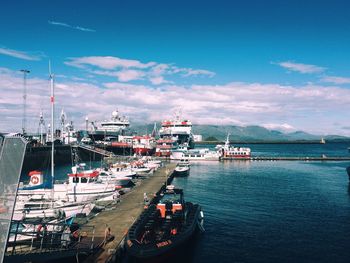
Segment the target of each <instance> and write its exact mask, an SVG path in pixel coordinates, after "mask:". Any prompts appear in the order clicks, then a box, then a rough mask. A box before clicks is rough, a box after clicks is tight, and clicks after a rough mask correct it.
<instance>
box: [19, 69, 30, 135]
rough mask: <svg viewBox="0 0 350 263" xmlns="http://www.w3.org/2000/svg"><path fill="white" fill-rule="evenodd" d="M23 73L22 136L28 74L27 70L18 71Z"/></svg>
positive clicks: (24, 126) (24, 121) (24, 129)
mask: <svg viewBox="0 0 350 263" xmlns="http://www.w3.org/2000/svg"><path fill="white" fill-rule="evenodd" d="M20 71H21V72H22V73H23V115H22V134H23V135H25V134H26V113H27V112H26V111H27V74H28V73H30V71H29V70H27V69H21V70H20Z"/></svg>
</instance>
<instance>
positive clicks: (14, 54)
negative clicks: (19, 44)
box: [0, 48, 41, 60]
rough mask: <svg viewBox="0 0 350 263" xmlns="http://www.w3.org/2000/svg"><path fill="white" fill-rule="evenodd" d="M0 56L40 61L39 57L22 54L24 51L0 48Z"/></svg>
mask: <svg viewBox="0 0 350 263" xmlns="http://www.w3.org/2000/svg"><path fill="white" fill-rule="evenodd" d="M0 54H2V55H6V56H10V57H15V58H20V59H24V60H40V59H41V56H37V55H31V54H29V53H27V52H24V51H19V50H14V49H9V48H0Z"/></svg>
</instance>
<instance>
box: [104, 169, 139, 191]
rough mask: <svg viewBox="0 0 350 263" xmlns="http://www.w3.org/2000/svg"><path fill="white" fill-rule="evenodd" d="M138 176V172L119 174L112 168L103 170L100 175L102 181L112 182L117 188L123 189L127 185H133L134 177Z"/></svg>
mask: <svg viewBox="0 0 350 263" xmlns="http://www.w3.org/2000/svg"><path fill="white" fill-rule="evenodd" d="M134 176H136V173H134V172H132V173H127V175H126V174H118V172H113V171H112V170H111V169H106V170H102V171H101V172H100V175H99V179H100V180H101V181H102V182H107V181H108V182H110V183H112V184H113V185H114V187H115V189H121V188H125V187H131V186H133V185H134V183H133V182H132V177H134Z"/></svg>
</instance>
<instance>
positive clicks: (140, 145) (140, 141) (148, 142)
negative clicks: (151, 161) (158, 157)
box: [132, 135, 156, 156]
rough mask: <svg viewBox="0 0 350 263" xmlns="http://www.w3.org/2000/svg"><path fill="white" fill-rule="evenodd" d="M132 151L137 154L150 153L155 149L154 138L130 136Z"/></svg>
mask: <svg viewBox="0 0 350 263" xmlns="http://www.w3.org/2000/svg"><path fill="white" fill-rule="evenodd" d="M132 147H133V152H134V153H135V154H137V155H148V156H150V155H152V154H153V153H154V152H155V150H156V140H155V138H154V137H151V136H148V135H144V136H134V137H133V138H132Z"/></svg>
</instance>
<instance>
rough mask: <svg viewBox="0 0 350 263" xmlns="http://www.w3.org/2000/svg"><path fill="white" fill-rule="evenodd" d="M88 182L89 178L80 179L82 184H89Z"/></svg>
mask: <svg viewBox="0 0 350 263" xmlns="http://www.w3.org/2000/svg"><path fill="white" fill-rule="evenodd" d="M87 181H88V180H87V178H85V177H82V178H80V182H81V183H87Z"/></svg>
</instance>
